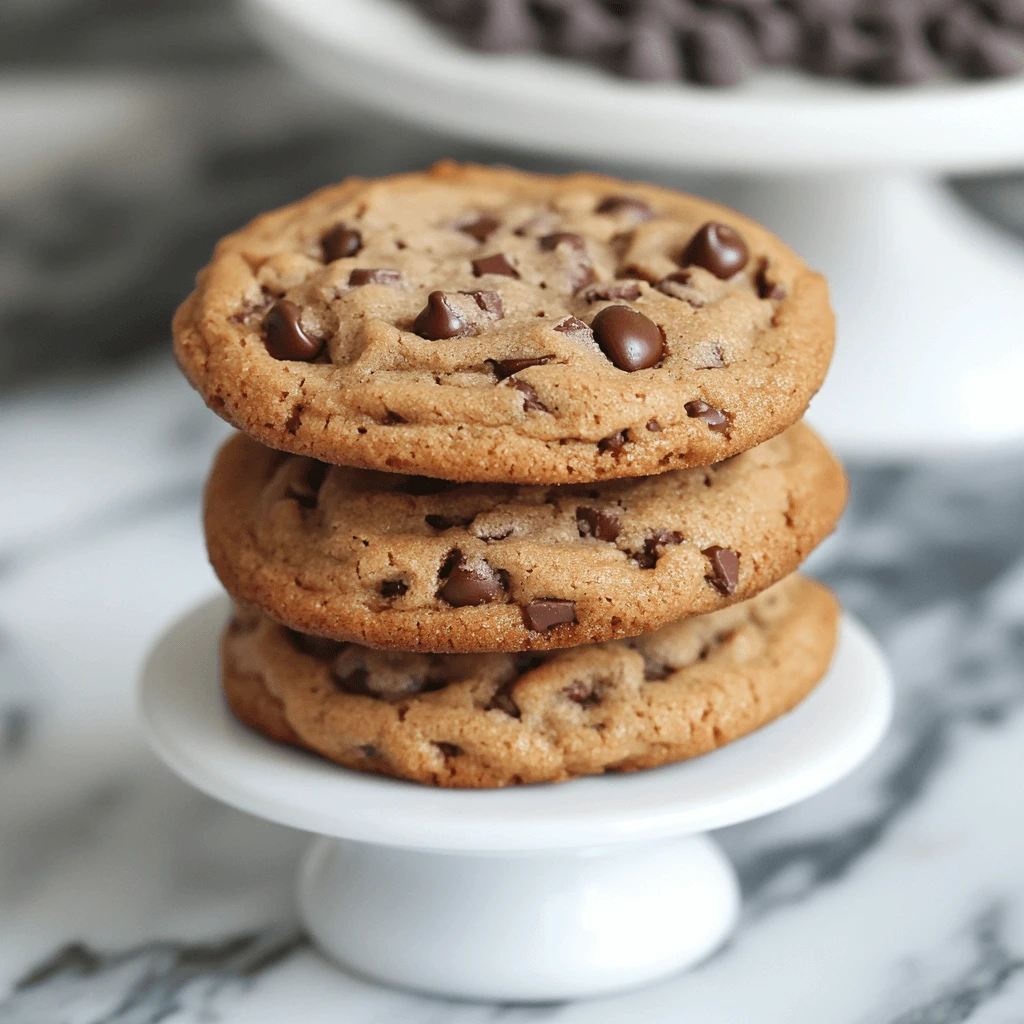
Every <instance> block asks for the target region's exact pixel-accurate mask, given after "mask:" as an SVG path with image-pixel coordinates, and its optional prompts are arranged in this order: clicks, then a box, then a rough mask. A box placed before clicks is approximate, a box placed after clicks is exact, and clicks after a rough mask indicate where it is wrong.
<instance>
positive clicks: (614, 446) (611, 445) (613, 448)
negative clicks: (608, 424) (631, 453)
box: [597, 430, 629, 455]
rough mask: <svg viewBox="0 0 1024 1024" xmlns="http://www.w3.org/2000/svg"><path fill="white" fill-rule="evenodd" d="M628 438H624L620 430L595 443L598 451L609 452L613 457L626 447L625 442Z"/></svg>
mask: <svg viewBox="0 0 1024 1024" xmlns="http://www.w3.org/2000/svg"><path fill="white" fill-rule="evenodd" d="M628 440H629V438H628V437H627V436H626V431H625V430H620V431H619V432H618V433H617V434H610V435H609V436H608V437H602V438H601V440H600V441H598V442H597V449H598V451H602V452H611V453H612V454H613V455H618V453H619V452H621V451H622V449H623V448H625V447H626V442H627V441H628Z"/></svg>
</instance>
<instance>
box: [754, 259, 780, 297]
mask: <svg viewBox="0 0 1024 1024" xmlns="http://www.w3.org/2000/svg"><path fill="white" fill-rule="evenodd" d="M754 284H755V285H756V287H757V295H758V298H761V299H772V300H773V301H774V302H781V301H782V300H783V299H784V298H785V297H786V289H785V288H784V287H783V286H782V285H781V284H777V283H774V282H772V281H770V280H769V279H768V261H767V260H766V259H762V260H761V262H760V263H759V264H758V265H757V273H756V274H755V275H754Z"/></svg>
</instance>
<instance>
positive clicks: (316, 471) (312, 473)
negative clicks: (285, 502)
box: [288, 460, 331, 508]
mask: <svg viewBox="0 0 1024 1024" xmlns="http://www.w3.org/2000/svg"><path fill="white" fill-rule="evenodd" d="M330 468H331V467H330V466H328V465H327V463H326V462H313V461H312V460H310V465H309V469H308V470H307V471H306V475H305V479H303V480H295V481H293V482H292V483H291V484H290V485H289V486H288V497H289V498H294V499H295V500H296V501H297V502H298V503H299V504H300V505H301V506H302V507H303V508H316V502H317V498H318V497H319V495H320V488H321V487H322V486H323V482H324V480H326V479H327V471H328V470H329V469H330Z"/></svg>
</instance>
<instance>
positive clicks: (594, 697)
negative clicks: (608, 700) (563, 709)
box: [562, 679, 601, 708]
mask: <svg viewBox="0 0 1024 1024" xmlns="http://www.w3.org/2000/svg"><path fill="white" fill-rule="evenodd" d="M562 695H563V696H564V697H565V698H566V699H568V700H571V701H572V702H573V703H574V704H579V706H580V707H582V708H592V707H595V706H596V705H598V704H600V703H601V695H600V694H599V693H598V692H597V689H596V687H593V686H590V685H589V684H588V683H585V682H584V681H583V680H582V679H574V680H573V681H572V682H571V683H570V684H569V685H568V686H567V687H566V688H565V689H564V690H563V691H562Z"/></svg>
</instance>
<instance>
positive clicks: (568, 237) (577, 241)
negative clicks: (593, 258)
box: [537, 231, 587, 252]
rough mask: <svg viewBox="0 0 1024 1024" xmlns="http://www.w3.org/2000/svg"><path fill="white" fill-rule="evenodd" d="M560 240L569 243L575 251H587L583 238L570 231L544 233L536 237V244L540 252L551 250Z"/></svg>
mask: <svg viewBox="0 0 1024 1024" xmlns="http://www.w3.org/2000/svg"><path fill="white" fill-rule="evenodd" d="M562 242H565V243H566V244H567V245H571V246H572V247H573V248H574V249H575V250H576V251H577V252H586V251H587V247H586V244H585V243H584V241H583V239H582V238H581V237H580V236H579V235H574V234H573V233H572V232H571V231H556V232H555V234H553V235H545V236H544V237H543V238H538V239H537V244H538V245H539V246H540V248H541V251H542V252H553V251H554V250H555V249H557V248H558V246H559V245H560V244H561V243H562Z"/></svg>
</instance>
